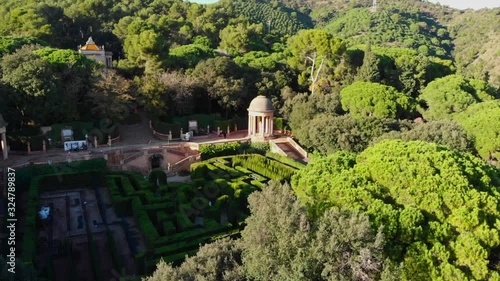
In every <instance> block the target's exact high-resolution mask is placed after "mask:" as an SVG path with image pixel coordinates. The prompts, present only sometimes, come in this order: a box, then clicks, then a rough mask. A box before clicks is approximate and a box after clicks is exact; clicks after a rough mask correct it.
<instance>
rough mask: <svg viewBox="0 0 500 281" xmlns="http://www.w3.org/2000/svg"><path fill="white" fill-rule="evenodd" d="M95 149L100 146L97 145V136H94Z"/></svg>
mask: <svg viewBox="0 0 500 281" xmlns="http://www.w3.org/2000/svg"><path fill="white" fill-rule="evenodd" d="M94 147H95V148H97V147H99V144H98V143H97V136H94Z"/></svg>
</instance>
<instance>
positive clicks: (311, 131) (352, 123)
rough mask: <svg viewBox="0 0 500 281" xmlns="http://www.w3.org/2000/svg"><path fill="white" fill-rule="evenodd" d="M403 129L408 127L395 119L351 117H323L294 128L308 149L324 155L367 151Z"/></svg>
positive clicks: (324, 115) (296, 134) (323, 115)
mask: <svg viewBox="0 0 500 281" xmlns="http://www.w3.org/2000/svg"><path fill="white" fill-rule="evenodd" d="M402 127H405V124H404V122H399V121H396V120H391V119H377V118H374V117H362V118H356V119H355V118H353V117H351V116H350V115H342V116H331V115H327V114H321V115H318V116H316V117H314V119H312V120H311V121H309V122H304V124H303V125H301V127H299V128H298V129H295V128H296V127H295V125H293V127H292V129H293V130H294V134H295V136H296V137H297V139H298V140H299V141H300V143H301V144H302V145H304V146H305V147H307V148H310V149H314V150H317V151H318V152H320V153H322V154H330V153H333V152H335V151H338V150H346V151H352V152H360V151H363V150H364V149H365V148H366V147H367V146H368V144H369V143H370V141H371V140H373V139H374V138H377V137H379V136H381V135H383V134H384V133H387V132H389V131H392V130H400V128H402ZM318 128H322V129H321V130H320V129H318Z"/></svg>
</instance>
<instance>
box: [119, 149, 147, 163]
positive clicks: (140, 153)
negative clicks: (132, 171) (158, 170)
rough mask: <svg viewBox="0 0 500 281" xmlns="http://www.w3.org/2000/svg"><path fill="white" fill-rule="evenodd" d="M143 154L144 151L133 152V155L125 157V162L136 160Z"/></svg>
mask: <svg viewBox="0 0 500 281" xmlns="http://www.w3.org/2000/svg"><path fill="white" fill-rule="evenodd" d="M142 155H144V153H143V152H142V151H137V152H135V153H133V154H132V155H130V156H128V157H126V158H124V159H123V164H127V163H128V162H130V161H132V160H135V159H137V158H139V157H141V156H142Z"/></svg>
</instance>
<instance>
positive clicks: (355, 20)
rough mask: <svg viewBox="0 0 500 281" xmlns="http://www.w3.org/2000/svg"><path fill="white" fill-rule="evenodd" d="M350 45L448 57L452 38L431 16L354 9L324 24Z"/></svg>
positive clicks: (393, 11) (391, 9)
mask: <svg viewBox="0 0 500 281" xmlns="http://www.w3.org/2000/svg"><path fill="white" fill-rule="evenodd" d="M324 28H325V29H326V30H327V31H329V32H331V33H333V34H334V35H335V36H339V37H341V38H344V39H346V40H347V41H348V42H349V43H351V44H361V43H366V42H367V41H368V39H369V40H370V41H371V43H372V44H376V45H386V46H391V47H403V48H412V49H418V50H419V52H421V53H424V54H430V55H434V56H439V57H449V56H450V52H451V41H450V38H449V36H448V34H447V30H446V28H444V27H443V26H441V25H440V24H439V23H437V22H436V21H435V19H433V18H432V17H429V16H425V15H424V14H422V13H418V12H409V11H404V10H399V9H397V8H385V9H383V10H382V9H381V10H378V11H376V12H372V11H371V10H370V9H368V8H354V9H351V10H349V11H347V12H346V13H343V14H342V15H340V16H338V17H336V18H335V19H334V20H332V21H331V22H330V23H328V24H327V25H326V26H325V27H324Z"/></svg>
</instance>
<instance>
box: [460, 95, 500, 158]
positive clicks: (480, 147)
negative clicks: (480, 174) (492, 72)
mask: <svg viewBox="0 0 500 281" xmlns="http://www.w3.org/2000/svg"><path fill="white" fill-rule="evenodd" d="M499 113H500V101H498V100H495V101H488V102H481V103H477V104H474V105H471V106H470V107H469V108H467V109H466V110H465V111H464V112H462V113H459V114H456V115H455V116H454V120H455V121H456V122H457V123H459V124H460V125H461V126H462V127H463V128H464V129H465V131H467V134H468V135H470V136H471V137H472V138H473V139H474V147H475V148H476V150H477V152H478V153H479V155H480V156H481V157H483V158H485V159H489V160H493V159H495V158H496V159H499V158H500V124H499V118H498V116H499V115H498V114H499Z"/></svg>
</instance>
